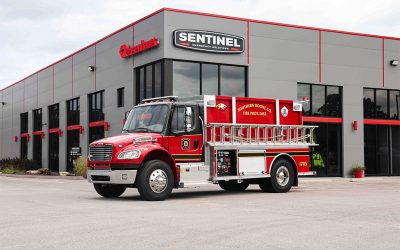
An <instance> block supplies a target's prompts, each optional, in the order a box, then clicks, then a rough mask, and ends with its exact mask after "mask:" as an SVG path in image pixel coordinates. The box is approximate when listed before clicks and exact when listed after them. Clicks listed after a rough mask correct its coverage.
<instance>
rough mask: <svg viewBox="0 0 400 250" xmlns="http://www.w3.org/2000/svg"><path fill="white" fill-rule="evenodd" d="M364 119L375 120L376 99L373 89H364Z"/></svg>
mask: <svg viewBox="0 0 400 250" xmlns="http://www.w3.org/2000/svg"><path fill="white" fill-rule="evenodd" d="M364 118H375V97H374V90H373V89H364Z"/></svg>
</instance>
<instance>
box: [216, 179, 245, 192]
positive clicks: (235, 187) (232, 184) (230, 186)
mask: <svg viewBox="0 0 400 250" xmlns="http://www.w3.org/2000/svg"><path fill="white" fill-rule="evenodd" d="M218 184H219V186H220V187H221V188H222V189H224V190H226V191H232V192H242V191H244V190H246V188H247V187H248V186H249V183H248V182H245V181H243V182H241V183H238V182H237V181H219V182H218Z"/></svg>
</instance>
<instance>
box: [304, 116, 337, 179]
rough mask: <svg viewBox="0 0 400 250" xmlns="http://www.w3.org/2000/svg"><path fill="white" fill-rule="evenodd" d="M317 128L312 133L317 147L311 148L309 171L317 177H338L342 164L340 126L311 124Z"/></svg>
mask: <svg viewBox="0 0 400 250" xmlns="http://www.w3.org/2000/svg"><path fill="white" fill-rule="evenodd" d="M308 125H316V126H318V128H317V129H316V130H315V131H314V142H315V143H317V144H318V146H317V147H312V148H311V169H312V170H313V171H316V172H317V175H318V176H340V175H341V169H342V167H341V162H342V160H341V159H342V156H341V152H342V140H341V138H342V124H334V123H332V124H331V123H311V124H308Z"/></svg>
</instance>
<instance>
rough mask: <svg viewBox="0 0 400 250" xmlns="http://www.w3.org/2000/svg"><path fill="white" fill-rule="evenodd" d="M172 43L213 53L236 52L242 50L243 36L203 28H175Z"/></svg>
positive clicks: (241, 51)
mask: <svg viewBox="0 0 400 250" xmlns="http://www.w3.org/2000/svg"><path fill="white" fill-rule="evenodd" d="M174 45H175V46H177V47H180V48H185V49H191V50H199V51H206V52H213V53H226V54H238V53H243V51H244V38H243V37H240V36H235V35H230V34H224V33H219V32H212V31H203V30H175V31H174Z"/></svg>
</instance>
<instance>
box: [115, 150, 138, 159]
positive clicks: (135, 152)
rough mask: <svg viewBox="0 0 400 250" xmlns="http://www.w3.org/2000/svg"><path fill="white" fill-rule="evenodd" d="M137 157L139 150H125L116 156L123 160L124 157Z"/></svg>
mask: <svg viewBox="0 0 400 250" xmlns="http://www.w3.org/2000/svg"><path fill="white" fill-rule="evenodd" d="M139 157H140V151H139V150H127V151H123V152H121V153H120V154H119V155H118V157H117V158H118V159H120V160H124V159H137V158H139Z"/></svg>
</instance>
